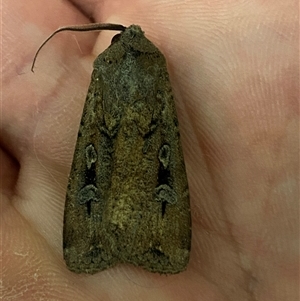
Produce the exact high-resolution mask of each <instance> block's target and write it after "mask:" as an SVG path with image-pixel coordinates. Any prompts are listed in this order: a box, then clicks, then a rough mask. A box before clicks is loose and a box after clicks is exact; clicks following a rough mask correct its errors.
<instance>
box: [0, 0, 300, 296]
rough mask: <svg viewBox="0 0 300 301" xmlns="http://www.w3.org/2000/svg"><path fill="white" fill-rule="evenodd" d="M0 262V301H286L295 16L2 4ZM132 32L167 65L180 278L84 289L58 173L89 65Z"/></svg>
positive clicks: (293, 231) (271, 8) (282, 11)
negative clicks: (185, 247) (183, 211)
mask: <svg viewBox="0 0 300 301" xmlns="http://www.w3.org/2000/svg"><path fill="white" fill-rule="evenodd" d="M3 2H4V5H3V8H2V15H3V24H5V26H4V31H3V35H2V36H3V39H2V40H3V41H2V42H3V43H2V57H3V59H2V75H3V77H2V99H1V101H2V107H1V136H0V138H1V169H0V170H1V235H2V240H1V244H2V245H1V255H2V258H1V260H2V271H1V273H2V275H1V278H2V281H3V283H2V285H3V287H2V294H3V299H4V300H22V301H26V300H43V299H44V300H76V301H77V300H78V301H79V300H91V301H93V300H172V301H173V300H174V301H176V300H208V301H210V300H238V301H241V300H264V301H265V300H266V301H268V300H274V301H276V300H289V301H294V300H297V296H298V293H299V292H298V281H299V275H298V266H299V233H298V228H299V215H298V209H299V208H298V207H299V204H298V142H299V141H298V137H297V134H298V130H299V129H298V126H299V111H298V97H299V95H298V67H299V66H298V52H297V44H296V43H297V13H296V12H297V10H296V2H293V1H291V0H290V1H273V3H272V4H269V3H264V2H252V1H248V2H246V3H245V2H243V3H241V2H239V1H220V0H219V1H217V2H216V1H214V2H212V3H211V4H210V2H203V1H196V0H195V1H188V2H181V1H174V0H173V1H169V3H168V4H166V3H165V2H159V1H151V2H149V3H145V2H144V1H143V2H141V1H119V2H115V1H114V2H111V1H102V2H100V1H97V0H94V1H88V2H87V1H79V0H77V1H75V0H74V1H73V2H72V3H73V4H71V2H66V1H51V3H50V2H49V1H47V2H42V1H36V0H35V1H30V2H28V3H26V5H25V4H24V3H22V2H21V1H8V0H6V1H3ZM87 16H89V17H90V16H93V20H95V21H97V22H111V23H121V24H123V25H126V26H127V25H130V24H131V23H135V24H139V25H141V27H142V29H143V30H144V31H145V34H146V36H147V37H148V38H149V39H150V40H151V41H152V42H153V43H154V44H156V45H157V46H158V47H159V49H160V50H161V51H162V52H163V53H164V54H165V56H166V59H167V62H168V69H169V72H170V78H171V82H172V86H173V90H174V95H175V98H176V108H177V111H178V117H179V122H180V132H181V138H182V144H183V151H184V156H185V161H186V167H187V174H188V181H189V186H190V195H191V210H192V221H193V225H192V231H193V236H192V251H191V258H190V263H189V265H188V268H187V271H185V272H183V273H180V274H177V275H173V276H161V275H158V274H151V273H148V272H145V271H143V270H142V269H140V268H136V267H132V266H130V265H125V264H124V265H118V266H116V267H114V268H112V269H108V270H106V271H103V272H100V273H97V274H95V275H77V274H74V273H72V272H70V271H69V270H68V269H67V268H66V266H65V264H64V261H63V259H62V257H63V256H62V221H63V208H64V198H65V191H66V184H67V178H68V173H69V170H70V166H71V160H72V155H73V151H74V146H75V141H76V135H77V129H78V125H79V120H80V114H81V110H82V107H83V102H84V99H85V93H86V91H87V87H88V84H89V78H90V75H89V74H90V72H91V68H92V61H93V60H94V59H95V57H96V56H97V54H99V53H100V52H101V51H102V50H104V49H105V48H106V47H107V46H108V45H109V43H110V38H111V36H112V35H113V34H114V33H107V32H101V33H100V34H99V33H76V34H73V33H71V34H70V33H62V34H60V35H58V36H56V37H55V38H54V39H53V40H51V42H49V44H47V46H46V47H45V48H44V49H43V51H42V52H41V53H40V56H39V57H38V60H37V63H36V69H35V73H34V74H33V73H31V72H30V67H31V63H32V58H33V55H34V52H35V50H36V49H37V47H38V46H39V44H40V43H41V41H42V40H43V39H44V38H45V37H46V36H47V35H48V34H50V33H51V32H52V31H53V30H55V29H56V28H57V27H59V26H62V25H70V24H83V23H89V22H91V19H90V18H87Z"/></svg>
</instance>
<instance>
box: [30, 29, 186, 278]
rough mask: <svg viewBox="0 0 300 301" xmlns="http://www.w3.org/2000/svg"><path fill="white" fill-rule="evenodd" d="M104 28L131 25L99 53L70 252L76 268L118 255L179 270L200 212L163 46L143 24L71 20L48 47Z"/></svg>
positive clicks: (74, 189)
mask: <svg viewBox="0 0 300 301" xmlns="http://www.w3.org/2000/svg"><path fill="white" fill-rule="evenodd" d="M103 29H109V30H118V31H121V33H119V34H117V35H115V36H114V37H113V39H112V42H111V45H110V46H109V47H108V48H107V49H106V50H105V51H104V52H102V53H101V54H100V55H99V56H98V57H97V58H96V60H95V61H94V70H93V73H92V76H91V83H90V86H89V89H88V92H87V97H86V102H85V105H84V108H83V113H82V117H81V121H80V125H79V131H78V136H77V142H76V146H75V151H74V157H73V162H72V167H71V171H70V176H69V181H68V187H67V193H66V202H65V211H64V228H63V254H64V259H65V261H66V264H67V267H68V268H69V269H70V270H71V271H73V272H76V273H90V274H93V273H96V272H98V271H102V270H105V269H107V268H109V267H113V266H115V265H116V264H118V263H130V264H133V265H136V266H141V267H143V268H144V269H146V270H148V271H150V272H157V273H160V274H175V273H179V272H181V271H184V270H185V269H186V267H187V264H188V261H189V256H190V248H191V214H190V202H189V191H188V182H187V176H186V170H185V164H184V159H183V153H182V148H181V143H180V133H179V127H178V119H177V114H176V109H175V103H174V96H173V93H172V88H171V85H170V81H169V75H168V71H167V65H166V60H165V58H164V56H163V54H162V53H161V52H160V51H159V49H158V48H157V47H156V46H154V44H153V43H152V42H151V41H149V40H148V39H147V38H146V37H145V35H144V33H143V31H142V30H141V28H140V27H139V26H137V25H131V26H129V27H124V26H122V25H118V24H89V25H84V26H83V27H78V26H74V27H63V28H60V29H58V30H57V31H56V32H54V33H53V34H52V35H51V36H50V37H49V38H48V39H47V40H46V41H45V42H44V43H43V44H42V46H43V45H44V44H45V43H46V42H47V41H48V40H49V39H50V38H51V37H52V36H53V35H54V34H56V33H57V32H60V31H63V30H103ZM42 46H41V47H42ZM39 51H40V49H39V50H38V52H39ZM38 52H37V53H38ZM35 59H36V57H35V58H34V63H35ZM34 63H33V64H34Z"/></svg>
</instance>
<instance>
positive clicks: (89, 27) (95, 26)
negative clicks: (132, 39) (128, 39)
mask: <svg viewBox="0 0 300 301" xmlns="http://www.w3.org/2000/svg"><path fill="white" fill-rule="evenodd" d="M125 29H126V27H125V26H123V25H121V24H111V23H92V24H82V25H72V26H64V27H60V28H58V29H57V30H55V31H54V32H53V33H52V34H51V35H50V36H49V37H48V38H47V39H46V40H45V41H44V42H43V43H42V44H41V46H40V47H39V48H38V50H37V51H36V53H35V55H34V58H33V62H32V65H31V72H34V71H33V69H34V65H35V62H36V59H37V56H38V54H39V52H40V51H41V50H42V48H43V47H44V46H45V44H46V43H47V42H48V41H49V40H50V39H52V38H53V36H55V35H56V34H57V33H59V32H61V31H96V30H116V31H124V30H125Z"/></svg>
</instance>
